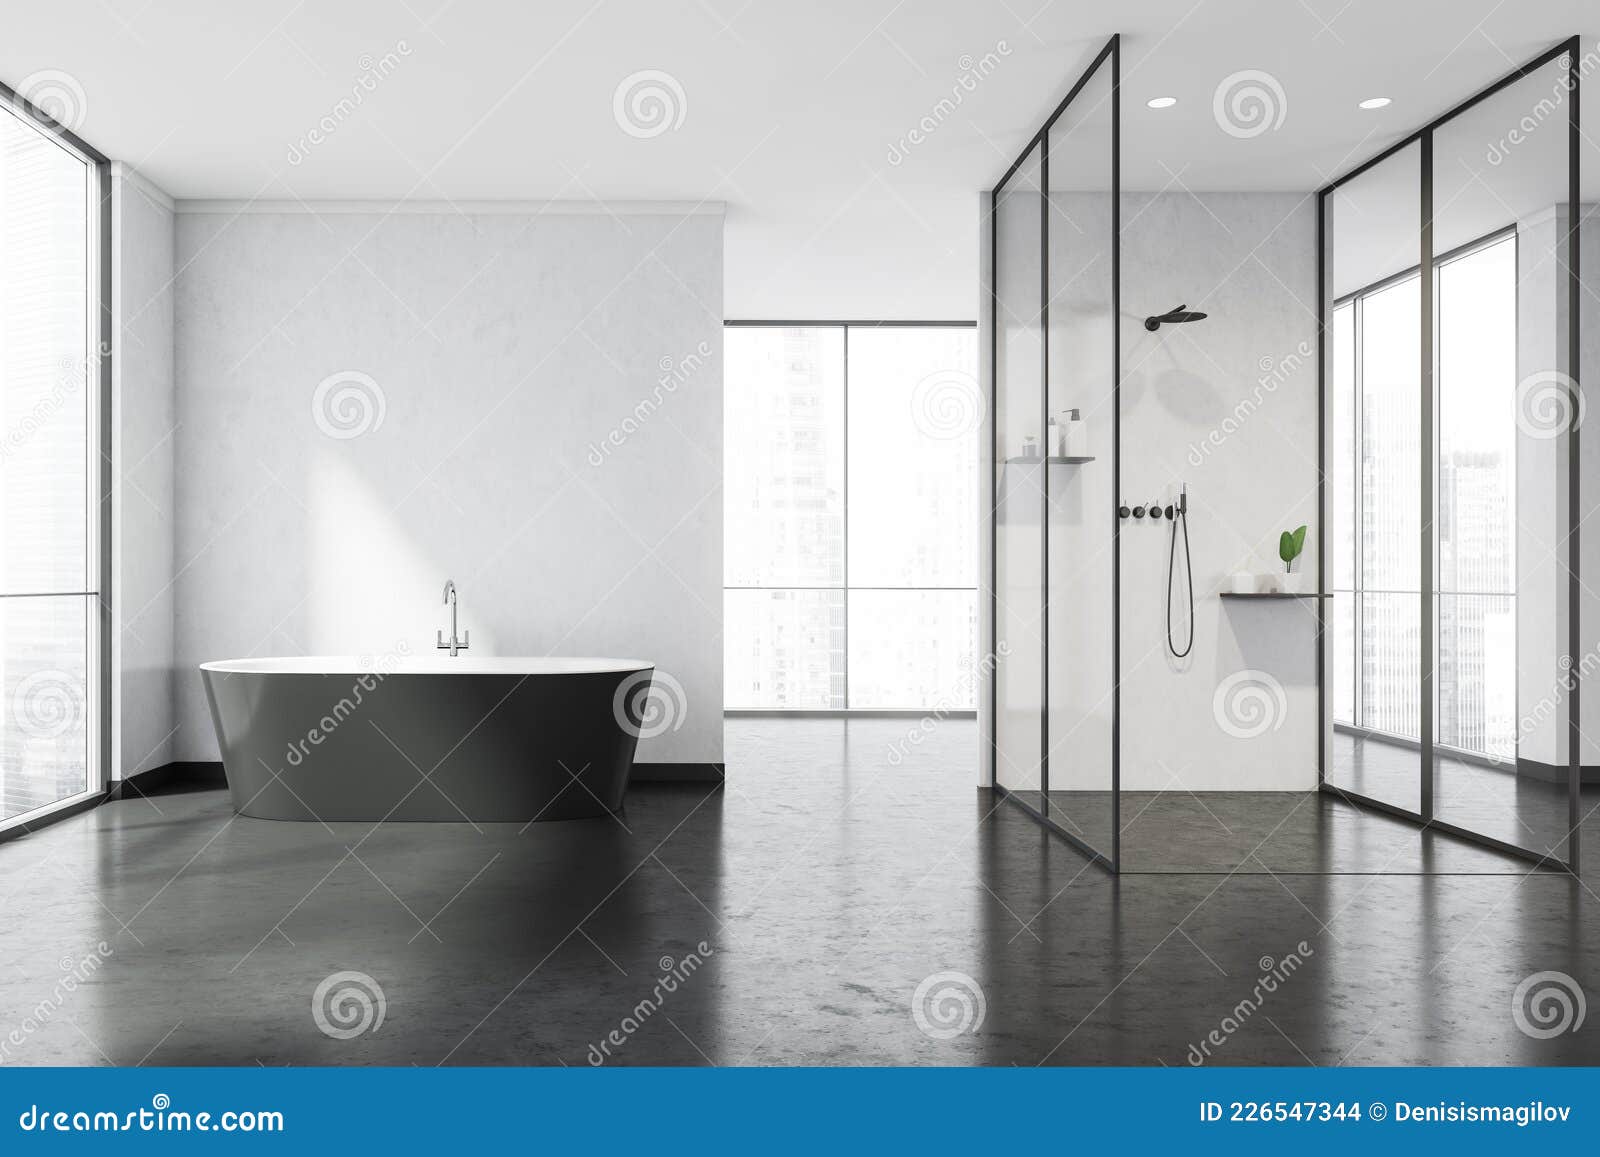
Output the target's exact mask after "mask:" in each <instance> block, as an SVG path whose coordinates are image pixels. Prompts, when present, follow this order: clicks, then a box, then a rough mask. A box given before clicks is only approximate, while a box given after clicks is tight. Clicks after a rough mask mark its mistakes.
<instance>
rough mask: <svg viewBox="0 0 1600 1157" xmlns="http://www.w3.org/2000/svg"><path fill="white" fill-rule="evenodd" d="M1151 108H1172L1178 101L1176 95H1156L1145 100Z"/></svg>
mask: <svg viewBox="0 0 1600 1157" xmlns="http://www.w3.org/2000/svg"><path fill="white" fill-rule="evenodd" d="M1144 103H1145V104H1146V105H1147V106H1148V107H1150V108H1171V107H1172V106H1173V105H1175V104H1177V103H1178V98H1177V97H1175V96H1155V97H1151V98H1150V99H1149V100H1147V101H1145V102H1144Z"/></svg>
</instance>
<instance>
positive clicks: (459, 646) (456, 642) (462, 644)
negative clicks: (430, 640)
mask: <svg viewBox="0 0 1600 1157" xmlns="http://www.w3.org/2000/svg"><path fill="white" fill-rule="evenodd" d="M444 602H445V606H447V607H449V608H450V641H449V642H448V643H447V642H445V638H444V631H442V630H441V631H439V632H438V638H439V642H438V643H437V645H436V646H437V649H438V650H440V651H449V652H450V655H451V657H452V658H454V657H455V654H456V652H458V651H465V650H466V649H467V640H469V639H470V638H471V637H472V632H471V631H462V632H461V637H460V638H459V639H458V638H456V584H455V582H454V581H453V580H451V579H445V580H444Z"/></svg>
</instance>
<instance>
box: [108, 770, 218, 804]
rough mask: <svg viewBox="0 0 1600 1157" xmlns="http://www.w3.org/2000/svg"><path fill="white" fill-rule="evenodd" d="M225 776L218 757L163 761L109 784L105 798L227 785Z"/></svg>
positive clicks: (132, 797) (136, 797)
mask: <svg viewBox="0 0 1600 1157" xmlns="http://www.w3.org/2000/svg"><path fill="white" fill-rule="evenodd" d="M227 785H228V779H227V777H226V776H224V775H223V774H222V763H221V761H220V760H185V761H181V762H177V763H163V764H162V765H161V766H160V767H152V768H150V769H149V770H147V771H141V772H139V773H138V774H136V775H130V776H128V777H127V778H126V779H119V780H116V781H114V782H113V783H112V785H111V786H110V788H108V789H107V791H106V799H108V800H113V799H139V798H141V797H142V796H147V795H160V794H161V793H162V792H164V791H167V790H169V789H171V788H174V787H226V786H227Z"/></svg>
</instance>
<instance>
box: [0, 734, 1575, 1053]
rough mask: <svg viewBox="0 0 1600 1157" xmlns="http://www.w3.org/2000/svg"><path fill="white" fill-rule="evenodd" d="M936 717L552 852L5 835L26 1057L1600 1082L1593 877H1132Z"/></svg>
mask: <svg viewBox="0 0 1600 1157" xmlns="http://www.w3.org/2000/svg"><path fill="white" fill-rule="evenodd" d="M908 726H918V727H919V730H920V725H916V724H914V723H912V722H910V721H907V722H901V721H897V720H863V721H852V722H849V723H844V722H842V721H837V720H791V721H770V720H748V719H746V720H730V721H729V724H728V757H727V762H728V784H727V787H726V789H725V790H722V791H708V790H706V789H704V788H700V787H689V786H668V785H657V786H647V787H640V788H638V789H636V790H635V791H634V792H633V793H632V794H631V795H630V797H629V801H628V805H627V809H626V812H625V814H623V815H621V816H620V817H618V818H617V819H614V820H613V819H603V820H595V821H571V822H566V823H559V824H539V825H535V826H533V827H530V828H528V829H527V830H525V831H524V830H520V829H519V828H517V827H516V826H511V825H496V826H484V827H482V828H480V829H474V828H472V827H469V826H466V825H443V824H434V825H428V824H390V825H383V826H381V827H379V828H376V829H374V828H372V827H371V826H370V825H364V824H351V823H341V824H334V825H330V826H327V827H324V826H322V825H319V824H315V823H306V824H287V823H273V822H270V821H260V820H248V819H240V818H236V817H235V816H233V814H232V812H231V811H230V810H229V808H228V803H227V797H226V795H225V794H224V793H221V792H217V791H193V792H188V793H179V794H170V795H164V796H160V797H158V798H155V799H152V800H129V801H124V802H119V803H114V804H110V805H107V806H105V807H102V808H100V809H98V810H96V811H94V812H90V813H87V814H84V815H81V816H78V817H75V818H73V819H70V820H67V821H65V822H63V823H61V824H58V825H56V826H54V827H52V828H50V829H48V830H46V831H44V832H41V833H38V834H36V835H33V836H29V837H27V838H24V839H20V840H17V841H14V842H12V843H9V844H6V845H3V846H0V879H3V881H4V882H3V885H0V919H3V921H4V923H3V924H0V927H3V928H4V930H5V931H4V937H3V941H0V1063H4V1064H27V1065H39V1064H72V1063H85V1064H118V1065H137V1064H146V1065H179V1064H236V1065H254V1064H264V1065H280V1064H401V1065H406V1064H422V1065H435V1064H441V1063H442V1064H537V1065H557V1064H568V1065H584V1064H587V1063H591V1062H592V1061H594V1060H596V1059H599V1060H602V1061H604V1063H607V1064H627V1065H638V1064H671V1065H701V1064H707V1063H713V1064H720V1065H732V1064H755V1065H768V1064H872V1065H878V1064H894V1063H907V1064H994V1065H1011V1064H1017V1065H1034V1064H1041V1063H1044V1064H1055V1065H1061V1064H1067V1065H1073V1064H1137V1065H1156V1064H1170V1065H1182V1064H1185V1063H1187V1062H1188V1061H1189V1060H1190V1059H1193V1058H1194V1057H1195V1056H1197V1055H1199V1053H1200V1049H1199V1047H1198V1046H1200V1045H1201V1044H1202V1042H1207V1040H1208V1037H1210V1034H1212V1033H1213V1032H1215V1033H1217V1037H1218V1038H1220V1039H1221V1042H1222V1043H1220V1044H1217V1043H1214V1041H1215V1039H1217V1038H1211V1039H1212V1043H1208V1044H1206V1048H1205V1050H1204V1051H1205V1052H1206V1053H1207V1054H1208V1055H1207V1056H1206V1060H1207V1063H1216V1064H1291V1065H1300V1064H1307V1063H1314V1064H1318V1065H1326V1064H1340V1063H1343V1064H1479V1063H1482V1064H1574V1063H1595V1062H1600V1027H1597V1026H1596V1025H1595V1023H1594V1018H1591V1021H1590V1023H1588V1024H1586V1025H1584V1026H1583V1028H1582V1029H1581V1030H1580V1031H1578V1032H1576V1033H1566V1034H1562V1035H1560V1036H1557V1037H1554V1038H1552V1039H1547V1040H1541V1039H1534V1038H1533V1037H1531V1036H1529V1035H1527V1034H1525V1033H1524V1032H1523V1031H1521V1030H1520V1029H1519V1028H1518V1025H1517V1020H1516V1018H1515V1017H1514V1016H1513V1009H1512V994H1513V992H1514V990H1515V989H1516V988H1517V986H1518V984H1519V982H1521V981H1522V980H1524V978H1526V977H1528V976H1530V975H1531V974H1533V973H1536V972H1547V971H1559V972H1564V973H1567V974H1570V975H1571V976H1572V977H1573V978H1575V980H1576V982H1577V983H1579V984H1580V985H1582V986H1583V987H1584V988H1586V989H1588V990H1589V992H1590V993H1591V994H1592V993H1594V992H1595V986H1596V985H1597V984H1600V967H1597V965H1596V964H1595V961H1596V960H1600V918H1597V915H1600V900H1597V897H1596V896H1595V894H1594V893H1593V892H1591V891H1590V886H1589V884H1588V883H1586V882H1584V881H1578V880H1573V879H1571V878H1567V877H1562V876H1557V875H1550V874H1535V875H1530V874H1526V873H1523V872H1521V871H1520V870H1519V869H1513V870H1512V872H1511V874H1504V875H1442V874H1431V875H1275V874H1267V873H1264V872H1259V873H1256V874H1245V873H1235V874H1222V875H1217V874H1211V875H1166V876H1126V877H1123V878H1122V879H1120V880H1114V879H1112V878H1110V877H1109V876H1108V875H1106V874H1105V873H1104V872H1102V871H1100V870H1098V869H1095V868H1092V867H1086V865H1085V862H1084V861H1083V859H1082V858H1081V857H1079V856H1078V855H1077V854H1076V853H1074V852H1073V851H1072V850H1071V849H1069V848H1068V847H1066V846H1065V845H1064V844H1063V843H1061V842H1060V841H1059V840H1057V839H1055V838H1054V837H1051V836H1050V835H1048V834H1046V833H1045V832H1043V831H1042V830H1041V829H1040V828H1038V827H1037V826H1035V825H1034V824H1033V823H1032V822H1031V821H1029V820H1028V819H1026V818H1025V817H1024V816H1023V815H1022V814H1021V813H1020V812H1019V811H1018V810H1017V809H1015V808H1013V807H1010V806H996V803H995V801H993V800H992V799H991V798H990V797H989V795H988V794H987V793H985V792H980V791H977V790H975V789H974V787H973V783H972V771H971V768H972V762H973V752H974V748H975V745H976V733H975V727H974V725H973V724H972V723H971V722H970V721H947V722H945V723H942V724H940V725H939V726H938V727H937V728H936V729H935V730H934V731H933V732H932V733H931V734H930V735H927V736H926V737H925V738H924V741H923V742H921V743H919V744H915V745H906V744H905V743H904V742H903V740H904V738H905V735H906V731H907V727H908ZM892 747H894V748H897V749H900V750H906V751H908V752H909V755H908V757H907V758H905V759H904V760H903V761H900V762H898V763H897V764H896V763H894V762H892V761H891V759H890V758H889V753H890V751H891V748H892ZM1411 838H1412V839H1413V840H1415V841H1417V843H1418V845H1419V846H1421V847H1422V849H1423V851H1422V852H1421V853H1420V854H1422V855H1426V854H1428V849H1430V848H1433V849H1438V848H1441V847H1445V846H1446V845H1445V843H1444V841H1443V838H1442V837H1431V836H1424V835H1418V834H1415V833H1413V834H1412V835H1411ZM1591 843H1593V841H1591ZM101 944H104V949H103V950H102V949H101V948H100V947H99V946H100V945H101ZM91 960H92V961H93V962H94V967H93V968H88V967H87V966H86V965H87V962H89V961H91ZM1291 964H1292V967H1290V965H1291ZM342 973H361V974H364V975H365V976H366V977H369V978H370V979H371V983H372V984H373V985H375V986H376V987H377V988H378V989H381V992H382V999H381V1007H382V1011H383V1016H382V1019H381V1022H376V1023H374V1022H375V1021H376V1016H375V1015H371V1014H365V1013H363V1012H362V1010H361V1008H360V1007H359V1005H358V1003H356V1002H355V1001H354V998H353V997H351V999H348V1000H345V1001H343V1002H342V1003H338V1004H337V1006H336V1007H329V1006H326V1005H322V1006H317V1007H315V1008H314V1005H313V1000H314V994H315V993H316V992H317V990H318V988H319V986H322V987H324V989H325V990H331V991H332V992H335V993H337V992H340V991H344V990H346V989H347V988H348V992H347V995H349V993H353V992H354V991H355V989H354V988H353V987H349V986H351V985H353V984H355V983H356V982H354V981H352V980H351V978H349V977H341V976H340V975H339V974H342ZM1263 973H1267V974H1280V975H1283V976H1286V977H1287V978H1286V979H1283V980H1282V981H1281V982H1279V983H1276V984H1274V985H1273V986H1272V987H1274V988H1275V991H1273V992H1271V993H1270V994H1266V995H1264V996H1261V998H1260V1000H1259V1001H1256V1000H1255V997H1256V996H1260V987H1259V982H1260V978H1261V976H1262V975H1263ZM946 974H959V975H946ZM664 976H665V977H668V978H670V981H671V982H670V983H665V982H664V981H663V977H664ZM68 977H72V978H74V983H72V984H71V985H67V984H64V983H63V982H64V980H65V979H66V978H68ZM79 977H83V979H78V978H79ZM919 989H920V990H921V994H922V995H921V998H920V999H919ZM980 994H981V997H980ZM368 999H369V1002H371V1003H372V1006H373V1007H374V1009H375V1008H376V1007H377V998H376V994H375V993H371V994H369V996H368ZM1242 1003H1243V1004H1244V1005H1247V1006H1248V1007H1246V1008H1245V1011H1244V1013H1243V1015H1241V1006H1242ZM980 1004H981V1009H982V1016H981V1019H980V1018H979V1017H978V1015H977V1011H978V1008H979V1006H980ZM319 1016H320V1017H321V1019H322V1022H323V1025H325V1026H326V1027H327V1028H328V1029H331V1030H332V1032H333V1035H330V1032H329V1031H325V1030H324V1027H320V1026H319V1023H318V1017H319ZM349 1025H353V1026H354V1028H356V1029H359V1028H361V1027H362V1026H363V1025H364V1026H365V1031H359V1032H357V1033H356V1034H355V1035H350V1036H349V1037H348V1039H341V1034H340V1030H341V1027H342V1026H349ZM7 1034H10V1035H7ZM618 1042H620V1043H618ZM602 1046H604V1047H603V1048H602Z"/></svg>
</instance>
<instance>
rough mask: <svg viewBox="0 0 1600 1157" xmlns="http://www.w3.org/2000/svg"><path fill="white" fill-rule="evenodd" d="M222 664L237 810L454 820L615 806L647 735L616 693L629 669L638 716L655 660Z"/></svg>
mask: <svg viewBox="0 0 1600 1157" xmlns="http://www.w3.org/2000/svg"><path fill="white" fill-rule="evenodd" d="M531 662H534V661H531ZM242 665H243V664H242ZM213 666H217V667H226V666H229V665H228V664H216V665H212V664H207V665H205V666H202V668H201V675H202V677H203V679H204V681H205V688H206V699H207V700H208V702H209V703H210V705H211V719H212V722H213V724H214V725H215V727H216V732H217V742H218V744H219V745H220V746H221V748H222V762H223V767H224V770H225V771H226V774H227V778H228V792H229V794H230V795H231V797H232V800H233V809H234V811H236V812H238V813H239V814H240V815H245V816H253V817H255V818H257V819H271V820H312V821H315V820H327V821H332V820H363V821H370V822H377V821H380V820H389V821H396V822H399V821H408V820H426V821H440V822H446V823H451V822H453V823H464V822H469V821H470V822H473V823H500V822H509V823H527V822H528V821H530V820H560V819H577V818H583V817H593V816H604V815H606V814H608V813H610V812H614V811H616V810H617V809H618V808H620V807H621V806H622V798H623V794H624V793H625V792H626V791H627V789H628V776H629V772H630V771H631V769H632V767H633V755H634V748H635V746H636V745H637V742H638V736H637V731H636V730H630V729H629V728H627V727H624V726H623V724H622V722H620V721H619V719H618V714H619V712H618V711H617V710H614V703H616V701H617V699H618V691H619V688H620V687H622V685H623V683H624V682H625V681H629V680H632V681H633V684H634V686H631V687H630V688H629V691H628V693H627V694H626V695H625V696H624V697H623V698H624V699H625V700H626V704H625V705H624V706H625V711H624V712H622V713H623V714H624V717H625V718H627V717H629V716H631V715H632V714H633V708H632V704H633V703H635V702H637V701H640V700H641V699H642V693H643V691H644V690H647V689H648V686H649V680H650V675H651V672H652V670H653V668H651V667H650V666H649V665H641V666H636V667H631V668H628V669H617V670H585V671H560V672H555V673H547V672H540V671H538V670H537V668H536V667H533V668H531V669H530V670H528V671H525V672H520V673H519V672H511V671H494V672H482V673H480V672H473V671H470V670H464V671H461V672H459V673H458V672H454V671H439V670H436V669H433V668H431V667H430V668H429V669H427V670H413V671H407V670H400V671H396V672H393V673H388V674H382V673H380V672H378V671H368V672H366V673H362V672H361V671H359V670H356V669H352V670H350V671H348V672H340V673H310V672H302V671H291V670H278V669H274V670H248V669H246V670H217V669H212V667H213ZM632 722H633V724H634V727H635V728H636V727H637V724H638V720H637V718H633V719H632Z"/></svg>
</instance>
